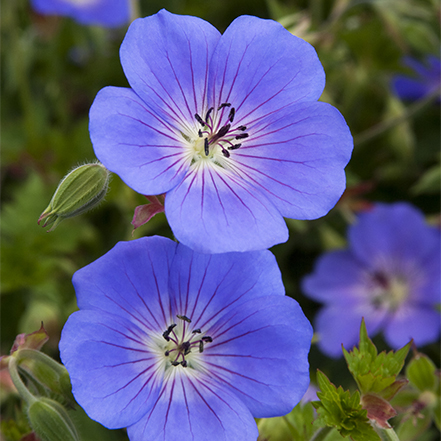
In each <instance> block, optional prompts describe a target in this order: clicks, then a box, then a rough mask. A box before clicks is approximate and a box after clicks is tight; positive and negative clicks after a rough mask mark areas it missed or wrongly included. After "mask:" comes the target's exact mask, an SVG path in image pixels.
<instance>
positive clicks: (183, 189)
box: [165, 165, 288, 253]
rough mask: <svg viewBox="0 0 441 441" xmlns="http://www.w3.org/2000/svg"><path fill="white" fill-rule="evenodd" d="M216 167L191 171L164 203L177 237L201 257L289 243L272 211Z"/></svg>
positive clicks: (254, 193)
mask: <svg viewBox="0 0 441 441" xmlns="http://www.w3.org/2000/svg"><path fill="white" fill-rule="evenodd" d="M215 167H218V166H217V165H206V166H205V165H203V166H201V167H200V168H199V170H195V169H193V170H190V172H189V173H188V174H187V176H186V177H185V179H184V180H183V181H182V182H181V183H180V184H179V185H178V186H177V187H175V188H174V189H173V190H171V191H170V192H169V193H168V194H167V196H166V198H165V214H166V216H167V219H168V221H169V224H170V226H171V228H172V230H173V233H174V234H175V236H176V237H177V238H178V240H180V241H181V242H183V243H184V244H186V245H187V246H189V247H190V248H192V249H194V250H196V251H198V252H201V253H222V252H228V251H253V250H262V249H265V248H269V247H271V246H273V245H274V244H277V243H281V242H285V241H286V240H287V239H288V229H287V227H286V224H285V221H284V220H283V217H282V216H281V215H280V213H279V212H278V211H277V209H276V208H275V207H274V205H273V204H272V203H271V202H270V201H268V200H267V199H266V198H265V197H264V196H263V195H262V194H260V193H258V192H257V191H256V190H255V189H254V188H253V187H252V186H250V185H249V184H248V183H247V182H245V181H243V180H242V179H241V178H239V177H237V176H236V175H234V174H233V173H232V172H229V171H227V170H225V169H222V171H221V172H219V170H216V169H215Z"/></svg>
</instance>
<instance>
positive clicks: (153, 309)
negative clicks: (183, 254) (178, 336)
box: [73, 237, 176, 332]
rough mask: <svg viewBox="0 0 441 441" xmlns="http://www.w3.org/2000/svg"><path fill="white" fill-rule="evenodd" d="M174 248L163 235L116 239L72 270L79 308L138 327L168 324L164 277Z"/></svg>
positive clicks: (158, 328) (168, 312) (174, 245)
mask: <svg viewBox="0 0 441 441" xmlns="http://www.w3.org/2000/svg"><path fill="white" fill-rule="evenodd" d="M175 250H176V243H175V242H173V241H171V240H170V239H166V238H163V237H148V238H147V237H145V238H141V239H139V240H136V241H130V242H119V243H118V244H117V245H115V247H114V248H112V250H110V251H109V252H108V253H106V254H105V255H104V256H102V257H100V258H99V259H98V260H96V261H95V262H92V263H91V264H90V265H87V266H86V267H84V268H82V269H80V270H79V271H77V272H76V273H75V275H74V277H73V284H74V286H75V291H76V294H77V303H78V306H79V308H81V309H83V310H84V309H93V310H97V311H103V312H104V311H105V312H108V313H111V314H114V315H116V316H118V317H124V318H125V319H126V320H130V321H131V322H132V323H134V324H136V325H137V326H139V327H140V328H141V329H147V330H156V331H158V332H159V331H161V332H162V330H164V329H165V328H166V327H167V326H168V325H169V324H170V323H169V318H170V304H169V296H168V293H167V292H168V277H169V270H170V264H171V260H172V258H173V255H174V253H175Z"/></svg>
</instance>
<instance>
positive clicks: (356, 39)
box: [0, 0, 440, 440]
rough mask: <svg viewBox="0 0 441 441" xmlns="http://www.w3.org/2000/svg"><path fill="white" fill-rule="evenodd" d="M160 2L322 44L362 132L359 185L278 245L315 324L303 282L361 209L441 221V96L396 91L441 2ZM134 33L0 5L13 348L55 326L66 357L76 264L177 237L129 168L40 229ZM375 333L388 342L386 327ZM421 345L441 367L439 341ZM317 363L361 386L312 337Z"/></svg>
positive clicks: (89, 154)
mask: <svg viewBox="0 0 441 441" xmlns="http://www.w3.org/2000/svg"><path fill="white" fill-rule="evenodd" d="M161 8H166V9H167V10H169V11H170V12H173V13H178V14H189V15H196V16H199V17H201V18H203V19H205V20H207V21H209V22H211V23H212V24H213V25H214V26H216V27H217V28H218V29H219V30H220V31H221V32H222V31H224V30H225V29H226V28H227V26H228V25H229V23H230V22H231V21H232V20H233V19H234V18H236V17H237V16H239V15H242V14H249V15H256V16H258V17H261V18H271V19H274V20H278V21H280V22H281V23H282V24H283V25H284V26H285V27H286V28H287V29H288V30H289V31H290V32H292V33H293V34H294V35H297V36H299V37H301V38H303V39H305V40H307V41H308V42H309V43H311V44H312V45H313V46H314V47H315V48H316V50H317V52H318V55H319V58H320V60H321V62H322V64H323V66H324V69H325V72H326V76H327V83H326V88H325V91H324V93H323V96H322V98H321V100H323V101H326V102H329V103H331V104H332V105H334V106H335V107H337V108H338V109H339V110H340V112H341V113H342V114H343V116H344V117H345V118H346V121H347V123H348V125H349V127H350V129H351V131H352V134H353V136H354V143H355V148H354V152H353V156H352V160H351V161H350V163H349V165H348V166H347V168H346V173H347V190H346V192H345V194H344V195H343V196H342V198H341V200H340V201H339V203H338V204H337V205H336V207H335V208H334V209H333V210H332V211H331V212H330V213H329V214H328V215H327V216H325V217H323V218H321V219H318V220H315V221H298V220H287V223H288V226H289V228H290V238H289V240H288V242H286V243H284V244H281V245H277V246H275V247H274V248H273V249H272V251H273V252H274V254H275V255H276V258H277V261H278V263H279V266H280V269H281V271H282V275H283V280H284V283H285V287H286V292H287V294H288V295H289V296H291V297H293V298H295V299H296V300H297V301H298V302H299V303H300V304H301V306H302V307H303V309H304V312H305V314H306V316H307V317H308V318H309V319H310V320H311V321H313V319H314V316H315V313H316V311H317V310H318V307H319V305H318V304H316V303H314V302H313V301H312V300H309V299H307V298H306V297H304V296H303V295H302V292H301V290H300V281H301V279H302V278H303V277H304V276H305V275H306V274H308V273H310V272H311V271H312V268H313V265H314V262H315V260H316V258H317V257H318V256H319V255H320V254H322V253H323V252H324V251H328V250H333V249H338V248H344V247H345V246H346V243H347V242H346V230H347V226H348V225H349V224H350V223H351V222H353V219H354V216H356V214H357V213H358V212H359V211H360V210H365V209H367V208H369V206H370V205H371V204H372V203H373V202H376V201H381V202H395V201H409V202H410V203H412V204H413V205H415V206H416V207H418V208H419V209H421V210H422V211H423V212H424V213H425V215H426V216H427V220H428V222H429V223H430V224H433V225H438V226H439V225H440V182H439V180H440V149H439V147H440V106H439V98H438V99H436V97H434V96H433V94H432V96H421V97H418V99H412V100H409V99H406V98H405V97H403V96H398V95H397V93H396V92H395V91H394V88H393V87H392V84H393V78H394V76H396V75H398V74H406V75H409V76H412V75H415V73H414V72H413V71H412V70H411V69H409V68H408V67H406V65H405V64H403V57H404V56H411V57H413V58H415V59H417V60H419V61H421V62H423V63H424V62H425V60H426V57H427V56H428V55H434V56H435V57H438V60H439V48H440V35H439V33H440V32H439V31H440V27H439V20H440V4H439V2H438V1H437V0H406V1H402V0H366V1H362V0H352V1H351V0H311V1H303V0H209V1H207V0H141V1H140V14H141V16H146V15H151V14H154V13H156V12H157V11H159V10H160V9H161ZM126 30H127V25H126V26H121V27H119V28H113V29H109V28H103V27H99V26H84V25H81V24H78V23H76V22H75V21H74V20H73V19H70V18H66V17H56V16H43V15H39V14H37V13H36V12H35V11H34V10H33V9H32V7H31V5H30V3H29V2H28V1H27V0H14V1H11V0H2V2H1V43H2V44H1V100H2V101H1V148H2V151H1V158H2V161H1V188H2V191H1V216H2V221H1V329H0V330H1V347H0V349H1V354H7V353H9V350H10V348H11V346H12V343H13V341H14V339H15V336H16V335H17V334H19V333H30V332H33V331H36V330H37V329H38V328H39V327H40V323H41V322H42V321H43V322H44V326H45V328H46V330H47V332H48V334H49V336H50V339H49V341H48V343H46V345H45V347H44V351H45V352H46V353H48V354H49V355H51V356H53V357H54V358H55V359H58V341H59V336H60V332H61V329H62V327H63V325H64V323H65V321H66V319H67V317H68V316H69V314H70V313H72V312H73V311H74V310H75V309H76V301H75V293H74V289H73V287H72V284H71V277H72V275H73V273H74V272H75V271H76V270H78V269H79V268H81V267H83V266H84V265H86V264H88V263H90V262H92V261H93V260H95V259H97V258H98V257H99V256H101V255H103V254H104V253H105V252H107V251H108V250H109V249H110V248H112V247H113V246H114V245H115V243H116V242H118V241H121V240H131V239H134V238H137V237H141V236H145V235H154V234H158V235H162V236H167V237H172V234H171V230H170V228H169V226H168V224H167V221H166V219H165V216H164V214H163V213H160V214H158V215H157V216H155V217H154V218H153V219H152V220H151V221H150V222H149V223H148V224H146V225H143V226H141V227H140V228H138V229H137V230H136V231H135V232H134V233H133V234H132V230H133V227H132V225H131V224H130V222H131V220H132V217H133V213H134V209H135V207H136V206H138V205H142V204H145V203H146V200H145V198H144V197H143V196H142V195H139V194H137V193H135V192H134V191H133V190H131V189H130V188H128V187H127V186H125V185H124V184H123V183H122V181H121V180H120V179H119V178H118V176H116V175H113V177H112V181H111V184H110V191H109V193H108V195H107V197H106V200H105V202H104V203H102V204H101V205H100V206H99V207H98V208H96V209H94V210H93V211H91V212H89V213H87V214H84V215H82V216H79V217H76V218H72V219H67V220H65V221H63V222H62V223H61V224H60V226H58V227H57V228H56V229H55V230H54V231H53V232H50V233H47V232H46V230H47V228H42V227H41V226H38V225H37V220H38V218H39V216H40V214H41V213H42V212H43V210H44V209H45V208H46V206H47V205H48V203H49V201H50V199H51V197H52V194H53V192H54V191H55V189H56V188H57V184H58V182H59V181H60V180H61V179H62V178H63V176H64V175H65V174H66V173H67V172H68V171H70V170H71V169H72V168H73V167H74V166H77V165H80V164H83V163H86V162H91V161H93V160H94V159H95V157H94V153H93V149H92V145H91V142H90V139H89V133H88V111H89V108H90V106H91V104H92V101H93V99H94V97H95V95H96V93H97V92H98V91H99V90H100V89H101V88H103V87H105V86H107V85H113V86H128V83H127V81H126V79H125V76H124V74H123V71H122V68H121V65H120V61H119V46H120V44H121V42H122V39H123V38H124V35H125V32H126ZM435 78H436V77H435ZM438 84H439V71H438ZM438 97H439V95H438ZM374 342H375V343H376V344H377V347H378V348H379V349H381V350H382V349H387V346H386V344H385V343H384V341H383V340H382V337H381V335H380V336H378V337H376V338H375V339H374ZM419 349H420V350H422V351H423V352H424V353H426V354H427V355H429V356H430V358H431V359H432V360H434V361H435V362H436V363H439V358H440V349H439V342H438V343H434V344H432V345H429V346H426V347H423V348H419ZM310 363H311V372H312V375H313V376H312V378H313V379H314V372H315V371H316V369H317V368H318V367H319V368H320V369H321V370H322V371H324V372H325V373H326V374H327V375H328V377H329V378H330V379H331V380H332V381H333V382H334V383H335V384H337V385H338V384H341V385H343V386H344V387H345V388H353V387H354V384H353V381H352V380H351V379H350V377H349V375H348V374H347V369H346V368H345V362H344V361H343V360H342V359H340V360H332V359H329V358H327V357H326V356H324V355H323V354H321V353H320V352H319V351H318V349H317V348H316V347H315V346H314V345H313V348H312V350H311V355H310ZM1 384H2V383H0V385H1ZM0 404H1V406H2V407H1V410H2V414H3V421H8V420H10V419H14V418H15V420H16V421H18V422H16V424H17V427H19V426H20V424H22V425H23V426H24V425H26V421H20V418H23V417H22V416H20V413H19V412H18V409H19V407H20V404H19V400H18V398H17V397H16V396H14V394H13V392H12V393H9V389H8V385H7V383H3V393H2V395H1V402H0ZM78 413H80V412H79V411H78ZM78 418H82V417H81V415H78ZM2 424H3V423H2ZM87 424H90V426H87V427H88V429H87V433H88V435H87V437H86V438H85V439H93V438H95V440H96V439H98V440H99V439H105V440H126V439H127V437H126V434H125V432H124V431H112V432H110V431H104V429H100V428H99V427H98V425H95V424H92V423H87ZM17 430H19V429H17ZM94 431H95V432H94ZM11 433H12V432H11ZM17 433H19V434H20V432H19V431H18V432H17ZM9 436H10V438H5V439H11V440H14V439H17V440H19V439H20V436H18V435H17V438H14V437H13V436H12V435H9ZM421 439H422V438H421Z"/></svg>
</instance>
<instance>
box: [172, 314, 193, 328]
mask: <svg viewBox="0 0 441 441" xmlns="http://www.w3.org/2000/svg"><path fill="white" fill-rule="evenodd" d="M176 317H177V318H178V319H181V320H184V322H187V323H191V320H190V319H189V318H188V317H186V316H185V315H179V314H176ZM175 326H176V325H175Z"/></svg>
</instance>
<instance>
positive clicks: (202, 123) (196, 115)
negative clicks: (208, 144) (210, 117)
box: [194, 113, 207, 126]
mask: <svg viewBox="0 0 441 441" xmlns="http://www.w3.org/2000/svg"><path fill="white" fill-rule="evenodd" d="M194 117H195V118H196V120H197V122H198V123H199V124H200V125H201V126H206V125H207V124H205V121H204V120H203V119H202V118H201V117H200V116H199V115H198V114H197V113H195V114H194Z"/></svg>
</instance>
